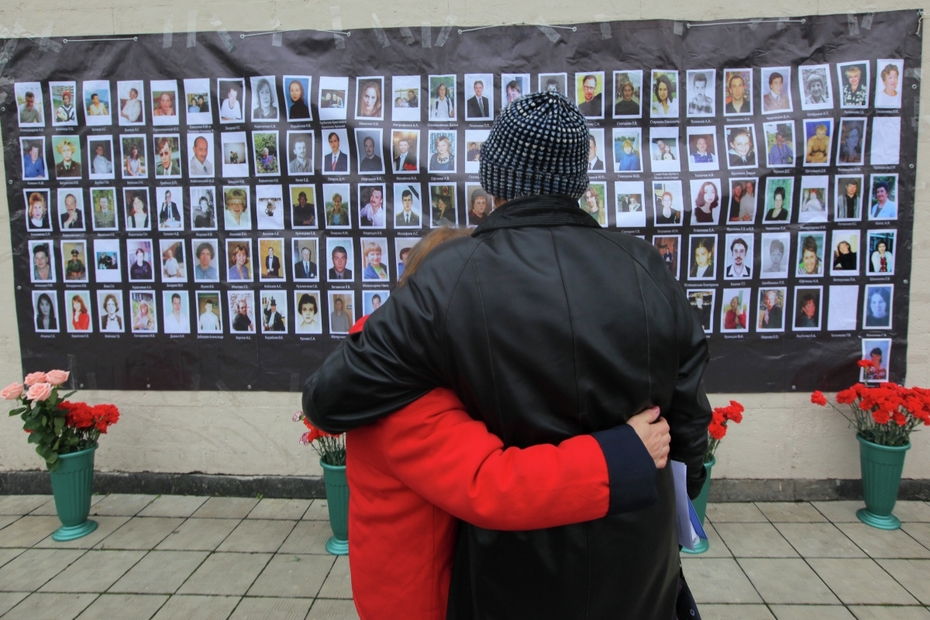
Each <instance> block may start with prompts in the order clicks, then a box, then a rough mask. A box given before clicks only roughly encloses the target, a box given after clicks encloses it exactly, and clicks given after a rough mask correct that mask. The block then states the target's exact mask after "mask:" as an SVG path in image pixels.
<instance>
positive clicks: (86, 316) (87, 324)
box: [64, 290, 94, 334]
mask: <svg viewBox="0 0 930 620" xmlns="http://www.w3.org/2000/svg"><path fill="white" fill-rule="evenodd" d="M93 309H94V304H93V302H91V300H90V291H73V290H68V291H65V312H66V316H65V317H64V321H65V325H67V326H68V333H69V334H86V333H88V332H93V331H94V316H93V314H94V313H93Z"/></svg>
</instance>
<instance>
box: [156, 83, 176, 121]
mask: <svg viewBox="0 0 930 620" xmlns="http://www.w3.org/2000/svg"><path fill="white" fill-rule="evenodd" d="M150 88H151V102H152V103H151V105H152V124H153V125H155V126H156V127H158V126H159V125H177V124H178V122H179V120H180V117H179V114H178V82H177V80H152V81H151V86H150Z"/></svg>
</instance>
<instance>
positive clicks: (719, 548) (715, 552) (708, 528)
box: [682, 521, 733, 558]
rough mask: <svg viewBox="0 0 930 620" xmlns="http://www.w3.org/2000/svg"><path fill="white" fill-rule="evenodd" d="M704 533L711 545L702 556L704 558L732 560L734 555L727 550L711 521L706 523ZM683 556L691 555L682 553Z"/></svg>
mask: <svg viewBox="0 0 930 620" xmlns="http://www.w3.org/2000/svg"><path fill="white" fill-rule="evenodd" d="M704 533H705V534H707V542H709V543H710V547H708V549H707V551H705V552H704V553H702V554H701V557H702V558H732V557H733V554H732V553H731V552H730V550H729V549H728V548H727V545H726V543H725V542H723V539H722V538H720V534H718V533H717V530H716V528H714V526H713V524H712V523H711V522H710V521H707V522H705V523H704ZM682 555H683V556H687V555H689V554H687V553H682Z"/></svg>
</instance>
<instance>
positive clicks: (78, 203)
mask: <svg viewBox="0 0 930 620" xmlns="http://www.w3.org/2000/svg"><path fill="white" fill-rule="evenodd" d="M58 224H59V226H60V230H61V231H62V232H73V231H79V230H84V228H85V226H84V192H82V191H81V188H80V187H73V188H68V189H60V190H58Z"/></svg>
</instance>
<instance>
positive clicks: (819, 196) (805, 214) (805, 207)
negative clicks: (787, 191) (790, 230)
mask: <svg viewBox="0 0 930 620" xmlns="http://www.w3.org/2000/svg"><path fill="white" fill-rule="evenodd" d="M829 182H830V177H828V176H827V175H817V176H810V175H805V176H803V177H801V201H800V208H799V209H798V223H800V224H806V223H811V222H826V221H827V219H828V217H827V216H828V214H829V211H828V207H827V185H828V184H829Z"/></svg>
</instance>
